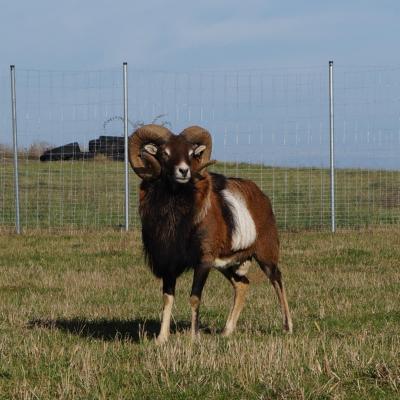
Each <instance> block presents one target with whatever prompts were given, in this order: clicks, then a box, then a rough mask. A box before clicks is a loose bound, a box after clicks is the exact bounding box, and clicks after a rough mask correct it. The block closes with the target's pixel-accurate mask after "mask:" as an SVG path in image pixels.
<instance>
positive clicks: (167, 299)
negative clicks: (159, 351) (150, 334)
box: [156, 293, 174, 344]
mask: <svg viewBox="0 0 400 400" xmlns="http://www.w3.org/2000/svg"><path fill="white" fill-rule="evenodd" d="M163 299H164V309H163V313H162V321H161V329H160V333H159V334H158V336H157V339H156V343H157V344H162V343H165V342H166V341H167V340H168V336H169V329H170V325H171V315H172V306H173V304H174V296H172V295H170V294H167V293H164V295H163Z"/></svg>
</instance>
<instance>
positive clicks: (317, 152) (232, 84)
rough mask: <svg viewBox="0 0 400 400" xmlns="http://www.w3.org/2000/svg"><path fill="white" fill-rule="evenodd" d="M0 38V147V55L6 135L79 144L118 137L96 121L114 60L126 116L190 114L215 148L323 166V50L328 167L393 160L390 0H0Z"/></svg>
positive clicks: (105, 111) (394, 32) (112, 80)
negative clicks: (332, 155) (13, 78)
mask: <svg viewBox="0 0 400 400" xmlns="http://www.w3.org/2000/svg"><path fill="white" fill-rule="evenodd" d="M0 37H1V41H0V143H9V142H10V140H11V135H10V126H11V122H10V117H9V115H10V113H9V109H10V104H9V70H8V69H9V65H10V64H15V65H16V69H17V92H18V93H17V103H18V115H19V120H18V127H19V137H20V143H22V144H23V145H24V146H27V145H29V144H30V143H33V142H37V141H45V142H48V143H50V144H54V145H59V144H63V143H67V142H71V141H79V143H81V144H82V145H84V146H85V145H87V143H88V140H89V139H93V138H94V137H96V136H98V135H99V134H121V124H120V123H119V122H116V123H114V125H112V124H110V126H109V127H108V128H107V129H108V130H107V131H105V130H104V129H103V128H102V127H103V124H104V121H106V120H108V119H109V118H110V117H111V118H113V117H114V116H120V115H122V113H121V104H122V103H121V93H122V89H120V85H121V79H120V78H121V64H122V62H123V61H127V62H128V64H129V72H130V75H129V76H130V78H129V82H130V89H131V90H130V103H129V104H130V111H129V117H130V118H131V119H132V120H133V121H144V122H150V121H151V120H152V119H153V118H154V117H155V116H156V115H159V114H165V115H166V117H165V119H166V120H168V121H170V122H171V124H172V126H171V128H172V129H173V130H175V131H176V130H179V129H182V128H183V127H185V126H187V125H189V124H194V123H196V124H204V125H205V126H206V127H208V128H209V129H211V130H212V133H213V134H214V138H215V144H216V147H215V150H216V157H218V158H225V159H229V160H253V159H254V154H255V153H257V157H258V159H257V161H260V162H264V161H265V162H267V163H272V162H274V163H275V164H276V165H315V166H319V165H326V162H327V160H328V157H327V152H328V150H329V147H328V140H329V120H328V115H327V110H328V107H327V100H328V98H327V65H328V61H329V60H334V62H335V77H336V80H335V82H336V85H335V98H336V103H335V108H336V117H335V118H336V119H335V125H336V132H337V146H338V152H337V154H338V155H337V160H338V164H340V165H342V166H355V167H357V166H372V167H385V168H398V167H399V161H398V154H399V151H400V147H399V146H400V95H399V91H400V52H399V51H398V48H399V39H400V1H399V0H397V1H394V0H380V1H369V0H364V1H359V0H356V1H342V0H336V1H329V2H328V1H322V0H320V1H316V0H309V1H304V0H298V1H283V0H282V1H278V0H273V1H270V0H264V1H261V0H247V1H236V0H230V1H228V0H204V1H201V2H200V1H198V2H194V1H177V0H171V1H160V0H146V1H141V2H138V1H127V0H113V1H104V0H96V1H94V0H85V1H83V0H81V1H76V0H69V1H64V2H60V1H54V0H53V1H50V0H35V1H27V0H26V1H21V0H13V1H5V0H0ZM370 66H375V69H374V68H373V69H372V70H370V71H369V72H368V68H369V67H370ZM377 67H378V68H377ZM381 67H384V70H382V71H383V72H381V70H380V68H381ZM336 68H337V69H336ZM385 68H386V69H385ZM108 69H111V71H112V72H110V73H108V72H107V71H108ZM361 69H364V70H365V69H366V70H367V72H364V71H361ZM35 70H38V71H39V72H38V71H35ZM135 70H136V71H135ZM248 70H252V71H253V72H252V73H251V74H250V73H249V74H248V73H247V72H246V71H248ZM48 71H56V72H55V75H54V74H53V72H48ZM63 71H81V72H80V74H81V75H79V76H78V75H77V76H75V75H64V72H63ZM83 71H93V72H92V73H91V74H92V75H85V73H84V72H83ZM96 71H100V73H99V74H97V72H96ZM149 71H167V72H168V71H176V72H177V73H178V74H180V75H171V74H168V73H167V72H166V73H165V74H164V75H163V74H161V75H160V74H159V75H157V74H156V73H155V72H154V73H153V72H149ZM205 71H213V74H214V73H215V74H216V75H204V72H205ZM230 71H234V72H232V73H230ZM257 71H263V72H257ZM266 71H267V72H266ZM271 71H273V72H271ZM103 72H104V73H103ZM221 72H222V74H221ZM69 73H70V72H69ZM185 73H187V74H186V75H185ZM202 74H203V75H202ZM218 74H219V75H218ZM224 74H225V75H224ZM226 74H228V75H227V76H226ZM214 86H215V87H214ZM171 99H172V100H171ZM223 132H228V134H229V135H230V136H229V137H228V138H227V139H226V138H225V137H224V134H223ZM229 149H230V150H229ZM377 150H378V151H377Z"/></svg>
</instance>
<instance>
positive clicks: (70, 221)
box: [0, 66, 400, 229]
mask: <svg viewBox="0 0 400 400" xmlns="http://www.w3.org/2000/svg"><path fill="white" fill-rule="evenodd" d="M399 72H400V68H390V67H385V68H377V67H374V68H348V67H346V68H345V67H339V68H335V87H334V90H335V128H336V129H335V134H336V141H335V144H336V149H335V155H336V164H337V167H338V168H337V169H336V217H337V220H336V222H337V226H338V227H339V228H340V227H345V228H347V227H362V226H367V225H376V224H398V223H399V222H400V163H399V157H398V154H399V150H400V75H399ZM128 74H129V78H128V82H129V87H128V93H129V124H130V130H133V129H134V128H135V126H137V125H138V124H141V123H149V122H151V121H154V120H156V121H157V122H159V123H164V124H167V125H168V127H169V128H170V129H171V130H173V131H174V132H180V131H181V130H182V129H183V128H185V127H187V126H188V125H193V124H198V125H202V126H204V127H206V128H207V129H209V130H210V132H211V133H212V135H213V153H214V156H213V157H214V158H217V159H218V160H219V163H218V164H217V165H216V166H215V167H214V168H213V170H214V171H216V172H222V173H224V174H226V175H228V176H239V177H244V178H249V179H252V180H254V181H255V182H256V183H257V184H258V185H259V186H260V187H261V188H262V190H263V191H264V192H265V193H267V194H268V195H269V197H270V198H271V201H272V203H273V207H274V210H275V214H276V217H277V220H278V224H279V226H280V227H281V228H282V229H329V227H330V197H329V196H330V192H329V170H328V167H329V116H328V112H329V108H328V68H327V66H326V67H318V68H304V69H296V70H294V69H281V70H245V71H198V72H190V73H185V72H173V73H172V72H165V71H141V70H136V69H133V68H129V73H128ZM16 82H17V118H18V140H19V160H20V163H19V165H20V208H21V226H22V228H23V229H29V228H100V227H117V228H119V227H122V226H123V225H124V166H123V163H122V162H121V161H116V160H115V158H116V159H119V160H121V159H122V158H123V157H122V158H121V157H120V156H118V157H114V160H113V159H110V158H109V157H107V156H105V155H104V154H99V153H98V154H97V155H96V156H94V157H90V158H89V157H82V158H81V159H79V160H78V159H72V160H60V161H47V162H43V161H40V160H39V157H40V156H41V155H42V154H43V152H44V151H45V150H46V149H48V148H51V147H55V146H61V145H65V144H70V143H77V145H78V146H79V150H80V151H81V152H83V153H84V152H87V151H88V150H92V149H93V146H95V145H94V144H93V143H94V142H91V143H92V144H91V145H89V142H90V141H93V140H95V139H98V140H99V138H100V137H101V136H117V137H122V135H123V123H122V116H123V87H122V67H121V68H116V69H110V70H102V71H84V72H81V71H78V72H76V71H69V72H68V71H42V70H26V69H19V68H18V66H17V69H16ZM100 142H101V140H100V141H98V142H96V143H97V144H96V146H99V144H98V143H100ZM0 143H1V144H0V157H1V160H0V225H2V226H6V227H12V226H14V224H15V211H14V209H15V204H14V188H13V169H12V168H13V165H12V151H11V143H12V131H11V104H10V82H9V74H7V71H3V73H1V74H0ZM75 146H76V145H75ZM118 151H121V152H122V154H120V155H123V150H121V149H120V150H118ZM138 185H139V181H138V179H137V177H136V176H135V175H134V174H133V173H131V174H130V208H131V210H130V225H131V226H138V225H139V220H138V216H137V203H138V190H137V189H138Z"/></svg>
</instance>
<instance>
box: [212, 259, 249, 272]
mask: <svg viewBox="0 0 400 400" xmlns="http://www.w3.org/2000/svg"><path fill="white" fill-rule="evenodd" d="M250 265H251V262H250V261H249V260H246V261H242V262H241V261H239V260H237V259H235V258H234V257H226V258H216V259H215V260H214V268H216V269H227V268H232V269H233V270H234V271H235V272H236V274H237V275H239V276H244V275H246V274H247V272H248V271H249V268H250Z"/></svg>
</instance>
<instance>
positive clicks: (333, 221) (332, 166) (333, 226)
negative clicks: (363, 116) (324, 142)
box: [329, 61, 336, 233]
mask: <svg viewBox="0 0 400 400" xmlns="http://www.w3.org/2000/svg"><path fill="white" fill-rule="evenodd" d="M333 120H334V114H333V61H329V136H330V172H331V229H332V232H333V233H334V232H335V231H336V216H335V158H334V151H335V130H334V124H333Z"/></svg>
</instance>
